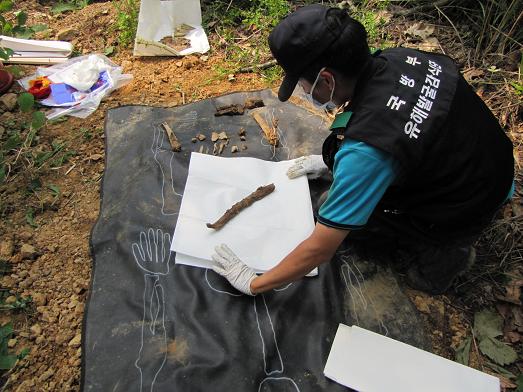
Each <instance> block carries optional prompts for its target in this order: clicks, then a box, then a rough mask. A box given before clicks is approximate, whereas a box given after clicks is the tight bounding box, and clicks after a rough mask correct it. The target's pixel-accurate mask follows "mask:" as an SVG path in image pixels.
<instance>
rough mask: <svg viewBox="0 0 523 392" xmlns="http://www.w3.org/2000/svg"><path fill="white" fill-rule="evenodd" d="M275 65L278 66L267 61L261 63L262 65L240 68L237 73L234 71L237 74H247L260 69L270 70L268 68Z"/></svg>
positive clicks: (273, 62)
mask: <svg viewBox="0 0 523 392" xmlns="http://www.w3.org/2000/svg"><path fill="white" fill-rule="evenodd" d="M276 64H278V63H277V62H276V60H271V61H267V62H266V63H262V64H256V65H253V66H252V67H243V68H240V69H239V70H238V71H236V72H237V73H248V72H253V71H259V70H261V69H267V68H270V67H273V66H275V65H276Z"/></svg>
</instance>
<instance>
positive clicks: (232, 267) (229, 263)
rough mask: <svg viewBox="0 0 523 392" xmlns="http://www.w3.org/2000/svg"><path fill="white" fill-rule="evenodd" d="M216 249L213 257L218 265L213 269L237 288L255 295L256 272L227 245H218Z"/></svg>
mask: <svg viewBox="0 0 523 392" xmlns="http://www.w3.org/2000/svg"><path fill="white" fill-rule="evenodd" d="M214 250H215V252H216V254H213V255H212V259H213V260H214V262H215V263H217V264H218V265H214V266H213V267H212V269H213V271H214V272H216V273H217V274H220V275H221V276H223V277H224V278H225V279H227V280H228V281H229V283H230V284H231V285H232V287H234V288H235V289H236V290H238V291H241V292H242V293H244V294H247V295H254V294H253V293H252V292H251V282H252V281H253V279H254V278H256V276H257V275H256V272H254V270H253V269H252V268H250V267H248V266H247V265H246V264H245V263H244V262H243V261H241V260H240V259H239V258H238V256H236V255H235V254H234V252H233V251H232V250H231V249H229V247H228V246H227V245H225V244H221V245H218V246H217V247H215V248H214Z"/></svg>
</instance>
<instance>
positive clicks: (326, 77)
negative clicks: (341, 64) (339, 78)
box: [320, 69, 334, 90]
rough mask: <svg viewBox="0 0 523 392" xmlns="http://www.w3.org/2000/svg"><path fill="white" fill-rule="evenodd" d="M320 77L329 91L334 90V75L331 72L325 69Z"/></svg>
mask: <svg viewBox="0 0 523 392" xmlns="http://www.w3.org/2000/svg"><path fill="white" fill-rule="evenodd" d="M320 77H321V78H323V81H324V82H325V83H326V84H327V86H328V87H329V89H331V90H332V89H334V74H333V73H332V72H331V71H329V70H326V69H325V70H323V71H321V73H320Z"/></svg>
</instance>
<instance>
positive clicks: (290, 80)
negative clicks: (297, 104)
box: [278, 75, 300, 102]
mask: <svg viewBox="0 0 523 392" xmlns="http://www.w3.org/2000/svg"><path fill="white" fill-rule="evenodd" d="M299 80H300V77H299V76H295V75H285V76H284V77H283V81H282V82H281V86H280V89H279V90H278V99H279V100H280V101H282V102H285V101H286V100H288V99H289V98H290V96H291V95H292V93H293V91H294V89H295V88H296V85H297V84H298V81H299Z"/></svg>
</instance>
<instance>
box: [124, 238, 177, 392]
mask: <svg viewBox="0 0 523 392" xmlns="http://www.w3.org/2000/svg"><path fill="white" fill-rule="evenodd" d="M170 245H171V236H170V235H169V234H168V233H164V232H163V231H162V230H161V229H156V230H155V229H153V228H149V229H148V230H147V231H141V232H140V236H139V240H138V242H135V243H133V244H132V245H131V249H132V253H133V256H134V261H135V262H136V264H137V265H138V267H139V268H140V269H141V270H143V271H144V272H145V273H144V275H143V276H144V282H145V284H144V291H143V317H142V328H141V342H140V350H139V352H138V357H137V359H136V361H135V363H134V365H135V367H136V368H137V369H138V372H139V373H140V392H143V391H149V392H153V390H154V383H155V382H156V378H157V377H158V374H159V373H160V371H161V370H162V368H163V366H164V364H165V362H166V360H167V331H166V328H165V293H164V288H163V286H162V284H161V280H160V278H161V277H162V276H164V275H167V274H168V273H169V271H170V262H171V252H170Z"/></svg>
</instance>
